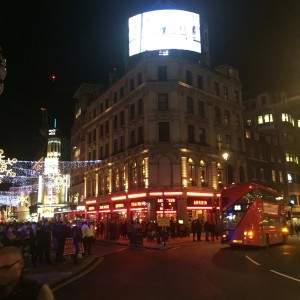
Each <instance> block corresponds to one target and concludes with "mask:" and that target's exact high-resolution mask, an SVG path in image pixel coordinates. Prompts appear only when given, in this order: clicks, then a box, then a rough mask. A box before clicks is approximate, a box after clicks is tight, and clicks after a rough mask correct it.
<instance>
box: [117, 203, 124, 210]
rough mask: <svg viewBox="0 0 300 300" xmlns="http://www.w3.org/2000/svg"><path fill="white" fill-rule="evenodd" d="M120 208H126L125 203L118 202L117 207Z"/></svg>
mask: <svg viewBox="0 0 300 300" xmlns="http://www.w3.org/2000/svg"><path fill="white" fill-rule="evenodd" d="M120 208H125V204H124V203H116V204H115V209H120Z"/></svg>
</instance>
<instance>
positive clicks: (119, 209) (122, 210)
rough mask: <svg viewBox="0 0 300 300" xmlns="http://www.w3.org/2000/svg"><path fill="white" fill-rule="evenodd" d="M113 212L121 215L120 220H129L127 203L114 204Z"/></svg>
mask: <svg viewBox="0 0 300 300" xmlns="http://www.w3.org/2000/svg"><path fill="white" fill-rule="evenodd" d="M113 212H114V213H118V214H119V219H120V220H125V219H127V216H128V215H127V202H125V201H122V202H120V201H118V202H114V203H113Z"/></svg>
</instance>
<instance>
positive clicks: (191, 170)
mask: <svg viewBox="0 0 300 300" xmlns="http://www.w3.org/2000/svg"><path fill="white" fill-rule="evenodd" d="M187 175H188V185H189V186H197V178H196V166H195V163H194V161H193V160H192V159H191V158H189V159H188V165H187Z"/></svg>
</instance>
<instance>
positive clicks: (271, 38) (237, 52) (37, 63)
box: [0, 0, 300, 160]
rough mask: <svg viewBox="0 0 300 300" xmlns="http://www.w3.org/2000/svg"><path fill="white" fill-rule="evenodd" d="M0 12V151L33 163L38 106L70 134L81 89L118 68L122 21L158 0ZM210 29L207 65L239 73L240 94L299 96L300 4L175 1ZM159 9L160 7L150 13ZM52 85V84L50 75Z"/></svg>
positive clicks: (77, 0)
mask: <svg viewBox="0 0 300 300" xmlns="http://www.w3.org/2000/svg"><path fill="white" fill-rule="evenodd" d="M5 2H6V3H3V2H2V3H1V5H0V6H1V7H0V45H1V46H2V53H3V56H4V57H5V58H6V60H7V76H6V79H5V81H4V84H5V87H4V93H3V94H2V95H1V96H0V112H1V113H0V149H3V150H4V154H5V156H6V158H8V157H10V158H12V157H16V158H17V159H18V160H36V159H37V158H38V156H39V155H40V153H41V151H42V147H41V139H42V136H41V134H40V127H41V125H42V114H41V111H40V108H41V107H46V108H47V109H48V115H49V122H50V126H52V124H53V120H54V118H56V119H57V127H58V128H59V129H60V131H61V133H62V134H69V132H70V126H71V124H72V118H73V105H74V103H75V100H74V99H73V95H74V94H75V92H76V90H77V89H78V88H79V86H80V84H81V83H98V84H104V85H106V84H107V81H108V73H109V71H111V70H112V69H113V68H114V67H117V69H120V70H121V69H122V66H123V60H124V59H123V58H124V54H123V53H124V47H125V46H124V45H125V41H124V36H125V35H124V31H125V27H126V25H127V18H128V17H130V16H132V15H134V14H137V13H140V12H142V11H145V10H151V9H152V8H153V7H152V6H153V4H155V3H157V1H156V0H115V1H104V0H97V1H96V0H59V1H55V0H52V1H48V0H42V1H38V0H26V1H23V0H9V1H5ZM172 2H173V3H174V4H176V5H178V8H179V9H185V10H192V11H196V12H200V16H201V17H204V16H205V18H206V21H207V23H208V25H209V38H210V52H211V58H212V59H211V61H212V63H213V64H214V65H217V64H221V63H230V64H232V65H233V66H235V67H236V68H238V69H239V70H240V76H241V80H242V84H243V91H244V93H245V94H249V93H253V92H258V91H264V90H274V89H277V90H278V89H279V90H286V91H291V92H292V93H295V92H298V91H300V88H299V87H300V85H299V82H298V80H299V78H300V1H299V0H294V1H292V0H285V1H279V0H278V1H277V0H273V1H269V0H263V1H258V0H202V1H201V0H173V1H172ZM155 8H157V7H155ZM52 74H55V75H56V80H55V81H52V80H51V75H52Z"/></svg>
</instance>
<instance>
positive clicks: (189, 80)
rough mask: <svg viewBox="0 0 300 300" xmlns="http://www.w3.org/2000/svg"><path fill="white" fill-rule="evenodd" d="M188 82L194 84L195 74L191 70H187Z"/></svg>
mask: <svg viewBox="0 0 300 300" xmlns="http://www.w3.org/2000/svg"><path fill="white" fill-rule="evenodd" d="M185 77H186V83H187V84H189V85H193V76H192V72H191V71H189V70H186V71H185Z"/></svg>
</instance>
